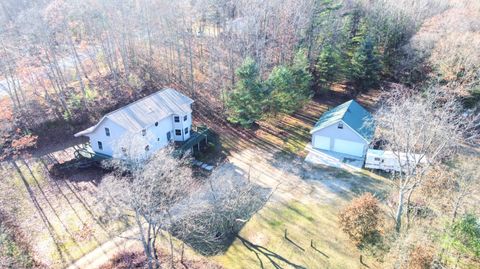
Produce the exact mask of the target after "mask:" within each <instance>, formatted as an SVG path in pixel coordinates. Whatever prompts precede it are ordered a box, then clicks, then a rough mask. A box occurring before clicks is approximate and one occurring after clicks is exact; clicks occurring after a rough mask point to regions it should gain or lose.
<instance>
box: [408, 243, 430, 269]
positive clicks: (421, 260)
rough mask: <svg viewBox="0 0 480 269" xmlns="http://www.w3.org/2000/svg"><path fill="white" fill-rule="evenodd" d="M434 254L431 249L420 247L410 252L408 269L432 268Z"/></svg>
mask: <svg viewBox="0 0 480 269" xmlns="http://www.w3.org/2000/svg"><path fill="white" fill-rule="evenodd" d="M433 258H434V253H433V251H432V249H431V248H429V247H425V246H419V245H417V246H416V247H414V248H412V250H411V251H410V255H409V259H408V263H407V268H408V269H429V268H432V262H433Z"/></svg>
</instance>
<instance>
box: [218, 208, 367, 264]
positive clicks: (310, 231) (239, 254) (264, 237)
mask: <svg viewBox="0 0 480 269" xmlns="http://www.w3.org/2000/svg"><path fill="white" fill-rule="evenodd" d="M337 211H338V207H332V206H331V205H322V204H319V203H315V202H313V201H310V202H308V203H304V202H300V201H291V202H288V203H281V204H279V203H275V202H274V203H269V204H267V205H266V206H265V207H264V208H263V209H262V210H261V211H260V212H258V213H257V214H256V215H255V216H254V217H253V218H252V219H251V220H250V221H249V222H248V224H247V225H246V226H245V227H244V228H243V230H242V231H241V233H240V235H239V237H240V238H239V239H236V240H235V242H234V244H233V245H232V246H231V247H230V248H229V249H228V251H227V252H226V253H225V254H224V255H222V256H218V257H216V258H215V259H216V260H217V261H218V262H219V263H220V264H222V265H223V266H224V267H225V268H239V269H240V268H275V264H277V265H279V266H280V267H281V268H360V267H361V265H360V263H359V255H360V253H359V252H358V250H357V249H356V248H355V247H354V246H353V245H352V244H351V243H350V242H349V241H348V238H347V237H346V235H345V234H344V233H343V232H342V231H341V230H339V228H338V224H337V223H336V221H337ZM285 229H286V230H287V238H288V239H285ZM312 242H313V247H312V246H311V244H312ZM367 262H368V265H369V266H370V267H371V268H375V267H376V264H375V263H374V262H373V261H367Z"/></svg>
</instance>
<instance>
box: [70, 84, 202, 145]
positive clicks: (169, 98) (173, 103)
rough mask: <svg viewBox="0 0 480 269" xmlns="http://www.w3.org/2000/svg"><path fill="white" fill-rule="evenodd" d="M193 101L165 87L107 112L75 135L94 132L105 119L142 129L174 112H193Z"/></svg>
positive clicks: (124, 126)
mask: <svg viewBox="0 0 480 269" xmlns="http://www.w3.org/2000/svg"><path fill="white" fill-rule="evenodd" d="M192 103H193V100H192V99H190V98H189V97H188V96H185V95H183V94H181V93H179V92H177V91H176V90H174V89H164V90H161V91H158V92H156V93H154V94H151V95H149V96H146V97H144V98H142V99H139V100H137V101H135V102H133V103H131V104H129V105H127V106H124V107H122V108H119V109H117V110H115V111H112V112H110V113H108V114H106V115H105V116H103V118H102V119H101V120H100V121H99V122H98V123H97V124H96V125H94V126H92V127H90V128H88V129H86V130H83V131H81V132H79V133H76V134H75V136H82V135H86V134H89V133H92V132H94V131H95V129H96V128H97V127H98V126H100V124H101V123H102V122H103V121H104V120H105V119H109V120H111V121H113V122H115V123H116V124H118V125H120V126H121V127H123V128H125V129H126V130H129V131H140V130H141V129H144V128H145V127H147V126H149V125H151V124H153V123H155V122H157V121H159V120H161V119H163V118H165V117H167V116H170V115H172V114H187V113H191V112H192V110H191V109H190V105H191V104H192Z"/></svg>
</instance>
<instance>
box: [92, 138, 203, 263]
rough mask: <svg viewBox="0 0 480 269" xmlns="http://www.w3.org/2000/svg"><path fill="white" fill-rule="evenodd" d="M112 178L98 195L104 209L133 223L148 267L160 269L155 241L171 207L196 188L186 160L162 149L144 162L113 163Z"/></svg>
mask: <svg viewBox="0 0 480 269" xmlns="http://www.w3.org/2000/svg"><path fill="white" fill-rule="evenodd" d="M107 166H108V167H111V168H113V169H114V171H115V172H114V176H109V177H107V178H105V179H104V181H103V182H102V184H101V185H100V193H101V197H102V198H103V201H104V202H105V204H106V205H107V210H109V211H111V212H115V213H116V214H115V216H116V217H117V218H119V219H132V218H133V220H134V222H135V224H136V225H137V228H138V230H139V237H138V238H137V239H139V240H140V241H141V242H142V245H143V248H144V251H145V255H146V256H147V259H148V266H149V268H153V267H154V266H155V267H159V266H160V261H159V259H158V257H159V255H158V249H157V247H156V239H157V238H158V235H159V232H160V231H161V229H162V228H163V227H164V226H165V223H166V222H168V220H169V219H170V218H171V217H172V212H171V210H172V208H173V206H174V205H176V204H177V203H178V202H180V201H181V200H183V199H185V198H186V197H188V196H189V194H190V193H191V192H192V191H193V190H194V189H195V183H194V180H193V178H192V173H191V169H190V168H189V167H188V166H187V164H186V159H177V158H175V157H174V156H173V147H165V148H163V149H161V150H159V151H158V152H157V153H155V154H154V155H153V156H151V157H150V158H148V159H146V160H142V159H138V158H134V159H126V160H113V161H110V162H109V163H108V164H107Z"/></svg>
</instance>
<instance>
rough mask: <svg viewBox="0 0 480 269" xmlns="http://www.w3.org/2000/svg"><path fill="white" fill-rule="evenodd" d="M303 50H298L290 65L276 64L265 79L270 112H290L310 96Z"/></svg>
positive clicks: (306, 62) (307, 65) (308, 77)
mask: <svg viewBox="0 0 480 269" xmlns="http://www.w3.org/2000/svg"><path fill="white" fill-rule="evenodd" d="M308 67H309V64H308V60H307V57H306V54H305V51H303V50H300V51H298V52H297V53H296V54H295V58H294V59H293V62H292V64H291V65H290V66H288V67H286V66H277V67H275V68H274V69H273V70H272V72H271V73H270V75H269V77H268V80H267V81H266V83H265V84H266V87H267V89H268V90H269V98H268V108H269V111H270V112H273V113H274V114H277V113H278V112H283V113H292V112H294V111H295V110H297V109H298V108H300V107H301V106H302V105H303V104H304V103H305V102H306V101H307V100H308V99H310V98H311V95H312V94H311V90H310V84H311V80H312V76H311V74H310V72H309V70H308Z"/></svg>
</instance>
